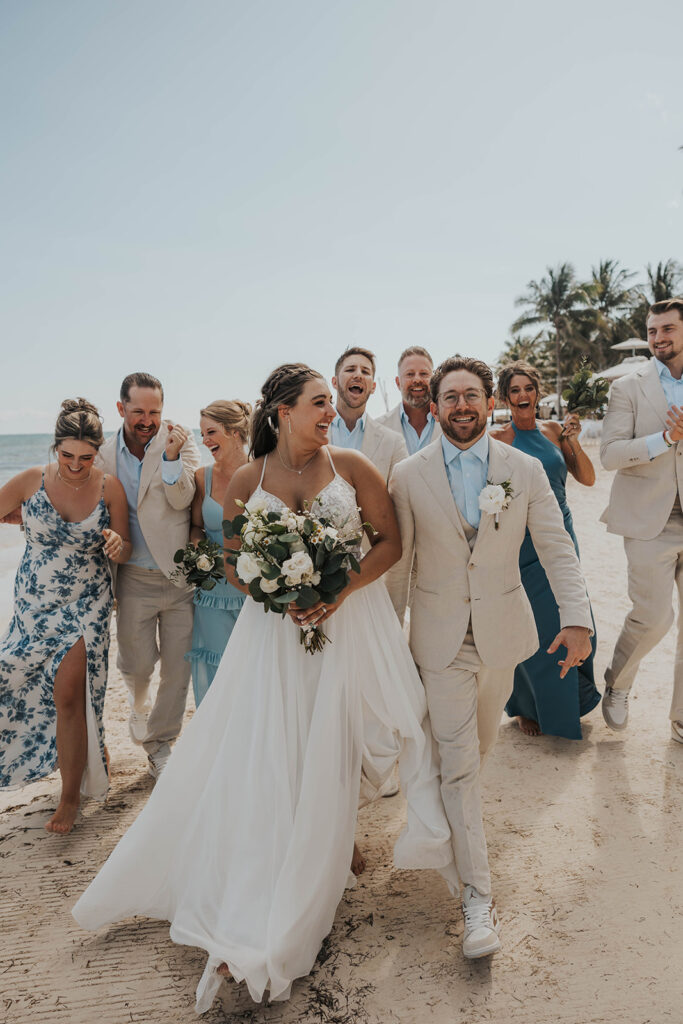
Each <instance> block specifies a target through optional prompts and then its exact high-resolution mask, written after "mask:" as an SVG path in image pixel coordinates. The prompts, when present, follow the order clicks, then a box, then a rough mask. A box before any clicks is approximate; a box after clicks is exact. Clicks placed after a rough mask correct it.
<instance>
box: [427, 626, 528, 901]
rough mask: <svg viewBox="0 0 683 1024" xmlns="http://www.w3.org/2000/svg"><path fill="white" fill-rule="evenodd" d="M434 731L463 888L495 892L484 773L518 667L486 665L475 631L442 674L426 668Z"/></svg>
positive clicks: (428, 702)
mask: <svg viewBox="0 0 683 1024" xmlns="http://www.w3.org/2000/svg"><path fill="white" fill-rule="evenodd" d="M420 675H421V676H422V682H423V683H424V688H425V693H426V696H427V707H428V708H429V718H430V721H431V725H432V732H433V734H434V738H435V740H436V742H437V745H438V749H439V759H440V762H441V795H442V798H443V802H444V806H445V808H446V816H447V818H448V823H449V825H450V826H451V834H452V842H453V852H454V855H455V864H456V867H457V870H458V875H459V876H460V880H461V882H462V883H463V885H473V886H474V887H475V888H476V889H477V890H478V891H479V892H480V893H481V894H482V895H486V894H487V893H490V892H491V873H490V871H489V862H488V853H487V850H486V837H485V835H484V822H483V819H482V812H481V785H480V771H481V767H482V765H483V764H484V761H485V759H486V757H487V756H488V754H489V753H490V752H491V749H492V748H493V745H494V743H495V741H496V737H497V735H498V728H499V726H500V719H501V716H502V714H503V708H504V707H505V704H506V701H507V699H508V697H509V696H510V694H511V693H512V683H513V676H514V665H513V666H511V667H510V668H505V669H490V668H487V667H486V666H485V665H483V664H482V661H481V658H480V657H479V655H478V653H477V649H476V647H475V646H474V642H473V640H472V634H471V632H468V634H467V635H466V637H465V640H464V642H463V644H462V646H461V648H460V650H459V651H458V653H457V654H456V656H455V658H454V659H453V661H452V662H451V664H450V665H448V666H447V668H445V669H444V670H443V671H441V672H433V671H429V670H427V669H420Z"/></svg>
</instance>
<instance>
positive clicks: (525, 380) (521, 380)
mask: <svg viewBox="0 0 683 1024" xmlns="http://www.w3.org/2000/svg"><path fill="white" fill-rule="evenodd" d="M537 402H538V392H537V391H536V385H535V384H534V382H533V381H532V380H531V378H530V377H527V375H526V374H525V373H515V374H514V376H512V377H511V378H510V384H509V387H508V397H507V404H508V405H509V406H510V409H511V410H512V412H514V411H515V409H518V410H519V412H520V413H525V412H529V411H530V410H532V409H533V410H534V411H535V410H536V403H537Z"/></svg>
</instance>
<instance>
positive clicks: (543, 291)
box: [512, 263, 590, 418]
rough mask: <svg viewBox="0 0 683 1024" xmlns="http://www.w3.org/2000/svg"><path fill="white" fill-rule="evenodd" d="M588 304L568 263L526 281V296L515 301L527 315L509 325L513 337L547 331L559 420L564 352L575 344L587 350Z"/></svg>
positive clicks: (586, 297)
mask: <svg viewBox="0 0 683 1024" xmlns="http://www.w3.org/2000/svg"><path fill="white" fill-rule="evenodd" d="M589 304H590V299H589V295H588V292H587V290H586V286H585V285H583V284H581V283H580V282H579V281H577V278H576V273H575V271H574V267H573V266H572V265H571V263H560V264H559V265H558V266H557V267H547V268H546V276H545V277H542V278H541V280H540V281H529V284H528V285H527V293H526V295H520V296H519V298H517V299H516V300H515V305H516V306H526V311H525V312H524V313H522V315H521V316H520V317H518V318H517V320H515V322H514V324H513V325H512V332H513V333H516V332H517V331H520V330H522V329H523V328H525V327H531V326H532V325H542V326H545V327H546V328H547V329H548V333H549V335H550V338H549V340H550V342H551V344H552V346H553V347H554V353H555V386H556V390H557V415H558V418H560V417H561V416H562V408H561V395H562V356H563V349H566V348H568V347H569V345H570V344H572V343H576V342H578V343H579V346H582V347H585V346H586V329H587V327H588V319H587V307H588V306H589Z"/></svg>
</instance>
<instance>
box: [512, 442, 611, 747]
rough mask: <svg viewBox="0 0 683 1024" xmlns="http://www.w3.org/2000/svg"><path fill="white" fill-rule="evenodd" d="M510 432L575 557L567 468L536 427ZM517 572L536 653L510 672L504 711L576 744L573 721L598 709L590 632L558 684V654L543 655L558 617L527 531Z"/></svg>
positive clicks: (578, 734)
mask: <svg viewBox="0 0 683 1024" xmlns="http://www.w3.org/2000/svg"><path fill="white" fill-rule="evenodd" d="M512 428H513V430H514V432H515V440H514V441H513V444H512V447H513V448H518V449H519V450H520V451H522V452H526V453H527V455H533V456H534V458H536V459H539V460H540V462H541V463H542V464H543V468H544V469H545V471H546V474H547V476H548V480H549V482H550V486H551V487H552V489H553V493H554V495H555V497H556V498H557V503H558V505H559V506H560V511H561V512H562V515H563V517H564V528H565V530H566V531H567V533H568V534H569V536H570V537H571V539H572V541H573V542H574V547H575V548H576V554H577V555H578V553H579V548H578V544H577V543H576V536H575V534H574V525H573V522H572V514H571V512H570V510H569V506H568V504H567V494H566V490H565V487H566V482H567V464H566V463H565V461H564V456H563V455H562V452H561V451H560V449H559V448H558V447H557V445H555V444H553V443H552V441H549V440H548V438H547V437H545V436H544V435H543V434H542V433H541V431H540V430H539V429H538V427H536V428H535V429H534V430H517V428H516V427H515V425H514V423H513V424H512ZM519 567H520V570H521V574H522V583H523V585H524V589H525V590H526V594H527V597H528V598H529V601H530V603H531V608H532V610H533V613H534V618H535V620H536V628H537V630H538V639H539V649H538V651H537V652H536V654H534V655H533V656H532V657H531V658H527V660H526V661H523V662H522V663H521V665H518V666H517V668H516V669H515V683H514V689H513V691H512V696H511V697H510V700H509V701H508V703H507V704H506V706H505V710H506V712H507V714H508V715H509V716H510V717H511V718H512V717H515V716H516V715H522V716H523V717H524V718H531V719H533V720H534V721H535V722H538V724H539V726H540V727H541V731H542V732H543V733H545V734H546V735H548V736H564V737H566V738H567V739H570V740H580V739H581V735H582V734H581V723H580V721H579V719H580V718H582V716H583V715H587V714H588V712H589V711H592V710H593V708H594V707H596V705H597V704H599V703H600V693H599V692H598V690H597V689H596V687H595V677H594V672H593V656H594V654H595V642H596V636H595V632H594V633H593V638H592V647H593V650H592V653H591V656H590V658H587V659H586V661H584V663H583V665H580V666H578V667H577V668H572V669H570V670H569V672H568V673H567V675H566V676H565V677H564V679H560V666H559V665H558V664H557V662H558V658H559V657H561V651H558V652H556V653H555V654H546V651H547V649H548V647H549V646H550V644H551V643H552V641H553V640H554V639H555V637H556V636H557V634H558V633H559V631H560V613H559V610H558V607H557V604H556V602H555V597H554V595H553V592H552V590H551V588H550V584H549V582H548V577H547V576H546V574H545V572H544V570H543V566H542V565H541V563H540V562H539V560H538V555H537V554H536V549H535V548H534V545H533V543H532V540H531V536H530V535H529V531H528V530H527V532H526V536H525V538H524V543H523V544H522V548H521V550H520V553H519ZM593 629H594V630H595V623H593Z"/></svg>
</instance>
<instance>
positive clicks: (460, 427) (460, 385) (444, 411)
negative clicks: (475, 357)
mask: <svg viewBox="0 0 683 1024" xmlns="http://www.w3.org/2000/svg"><path fill="white" fill-rule="evenodd" d="M493 406H494V400H493V398H487V397H486V393H485V391H484V385H483V383H482V381H481V379H480V378H479V377H477V375H476V373H470V372H469V370H451V372H450V373H447V374H446V375H445V377H444V378H443V379H442V381H441V384H440V385H439V394H438V396H437V402H436V403H432V415H434V416H436V417H438V420H439V423H440V424H441V429H442V430H443V432H444V434H445V435H446V437H449V438H450V439H451V441H454V442H455V443H456V444H457V445H468V444H470V443H471V442H473V441H476V440H477V438H479V437H480V436H481V434H483V433H484V431H485V430H486V417H487V416H488V414H489V412H490V411H491V410H492V409H493Z"/></svg>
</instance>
